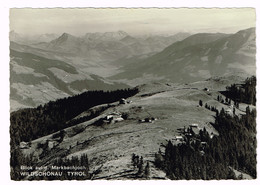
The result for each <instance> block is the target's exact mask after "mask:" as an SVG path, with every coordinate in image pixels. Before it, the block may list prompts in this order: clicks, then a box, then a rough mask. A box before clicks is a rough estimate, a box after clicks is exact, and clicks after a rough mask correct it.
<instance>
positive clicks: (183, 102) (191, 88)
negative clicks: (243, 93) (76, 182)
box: [21, 77, 255, 179]
mask: <svg viewBox="0 0 260 185" xmlns="http://www.w3.org/2000/svg"><path fill="white" fill-rule="evenodd" d="M237 79H239V78H237ZM233 82H234V81H233V80H232V79H229V78H227V77H226V78H220V79H211V80H208V81H200V82H196V83H191V84H175V83H167V84H165V83H153V84H149V85H141V86H139V87H138V89H139V91H140V92H139V93H138V94H136V95H135V96H133V97H130V98H127V101H128V102H129V103H121V104H119V103H118V102H114V103H112V104H111V106H112V107H111V108H108V109H106V110H105V111H104V112H102V113H101V114H100V115H99V116H97V117H95V118H93V119H91V120H89V121H83V122H82V123H79V124H77V125H75V126H72V127H68V128H66V129H64V132H63V134H64V135H63V137H62V139H61V140H59V141H58V140H57V139H58V138H56V137H58V136H59V133H60V132H57V133H53V134H50V135H46V136H44V137H41V138H38V139H35V140H32V141H31V143H30V146H27V147H24V148H23V149H21V151H22V153H23V154H26V155H29V154H30V155H31V156H32V159H33V160H36V164H37V165H38V166H46V165H47V166H48V165H51V164H53V163H54V161H55V160H56V159H57V158H59V157H60V158H68V159H73V157H75V156H78V157H80V156H81V155H83V154H87V156H88V160H89V171H90V173H92V174H93V176H92V177H91V178H92V179H132V178H134V179H136V177H135V175H134V174H136V172H137V169H135V168H134V167H133V166H132V162H131V158H132V154H133V153H134V154H136V155H138V156H142V157H143V161H144V164H146V162H149V164H150V170H149V171H150V175H149V178H150V179H167V178H168V177H167V176H166V174H165V173H164V172H163V171H161V170H159V169H157V168H155V166H154V165H153V161H154V154H155V153H156V152H157V151H158V149H159V148H160V147H161V146H165V145H166V144H167V142H168V140H171V141H172V142H174V143H176V142H177V143H178V142H179V141H178V140H174V138H175V137H176V136H179V135H180V134H181V133H180V129H182V128H183V127H186V128H188V127H189V126H190V125H191V124H198V128H197V129H196V128H195V129H194V132H197V133H198V132H199V129H203V128H205V129H206V130H207V131H208V133H209V134H212V135H214V136H216V137H218V135H219V133H218V132H217V131H216V130H215V128H214V127H213V126H212V123H214V116H215V114H216V113H215V112H214V111H210V110H208V109H207V108H205V107H204V104H206V103H207V104H208V105H210V106H214V107H216V108H217V109H218V110H221V109H222V108H224V110H228V109H229V105H226V104H224V103H221V102H219V101H218V100H217V96H222V94H220V92H219V91H222V90H223V89H225V87H226V86H227V85H231V83H233ZM240 83H241V81H240ZM210 84H214V87H213V86H212V89H210V90H209V91H207V90H205V88H208V87H209V85H210ZM199 100H202V102H203V107H200V106H199ZM246 106H247V105H246V104H243V103H241V104H240V106H239V109H238V108H235V109H236V110H235V111H236V115H242V114H245V111H246ZM96 108H98V107H96ZM250 108H251V109H253V108H255V107H254V106H250ZM92 110H95V107H94V108H93V109H92ZM87 114H88V113H87V112H83V113H82V114H80V115H78V116H76V118H80V117H82V116H84V115H87ZM109 115H114V116H117V115H127V117H124V119H118V118H115V121H113V122H109V121H107V119H106V117H107V116H109ZM116 119H118V121H116ZM149 119H150V120H151V121H142V120H149ZM102 120H104V121H102ZM140 120H141V121H140ZM46 143H47V144H46ZM45 145H46V146H45ZM41 146H42V147H44V146H45V147H46V148H45V149H44V148H42V147H41Z"/></svg>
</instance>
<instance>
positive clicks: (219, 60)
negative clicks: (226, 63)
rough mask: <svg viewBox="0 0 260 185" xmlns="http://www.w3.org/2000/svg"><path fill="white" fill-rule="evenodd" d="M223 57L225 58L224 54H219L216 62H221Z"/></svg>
mask: <svg viewBox="0 0 260 185" xmlns="http://www.w3.org/2000/svg"><path fill="white" fill-rule="evenodd" d="M222 59H223V57H222V55H219V56H217V58H216V60H215V63H216V64H221V62H222Z"/></svg>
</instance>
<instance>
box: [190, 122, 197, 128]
mask: <svg viewBox="0 0 260 185" xmlns="http://www.w3.org/2000/svg"><path fill="white" fill-rule="evenodd" d="M189 126H190V127H191V128H198V127H199V125H198V124H196V123H192V124H190V125H189Z"/></svg>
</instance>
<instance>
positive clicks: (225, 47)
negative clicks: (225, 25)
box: [221, 41, 228, 51]
mask: <svg viewBox="0 0 260 185" xmlns="http://www.w3.org/2000/svg"><path fill="white" fill-rule="evenodd" d="M227 44H228V41H226V42H225V44H224V46H223V48H222V50H221V51H224V50H226V49H227V48H228V47H227Z"/></svg>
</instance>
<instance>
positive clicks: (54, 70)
mask: <svg viewBox="0 0 260 185" xmlns="http://www.w3.org/2000/svg"><path fill="white" fill-rule="evenodd" d="M54 36H55V34H45V35H42V36H41V37H39V36H38V37H37V38H45V39H46V38H48V39H46V41H45V42H42V40H44V39H42V40H39V42H31V41H32V40H34V39H28V38H24V37H23V36H21V35H19V34H17V33H15V32H14V31H11V32H10V41H11V42H10V57H11V62H10V74H11V78H10V88H11V95H10V99H11V110H16V109H18V108H22V107H27V106H29V107H30V106H37V105H39V104H42V103H46V102H48V101H50V100H54V99H57V98H61V97H65V96H69V95H73V94H77V93H80V92H83V91H85V90H95V89H99V90H100V89H103V90H111V89H118V88H124V87H129V86H136V85H140V84H143V83H147V82H151V81H167V82H179V83H187V82H195V81H198V80H205V79H208V78H211V77H214V76H223V75H232V74H234V73H235V74H239V75H240V76H241V77H247V76H251V75H254V74H255V69H256V66H255V53H256V45H255V38H256V35H255V28H250V29H246V30H241V31H239V32H237V33H234V34H224V33H198V34H193V35H190V34H188V33H178V34H175V35H172V36H161V35H154V36H144V37H134V36H131V35H129V34H128V33H126V32H123V31H118V32H105V33H86V34H85V35H84V36H82V37H76V36H73V35H71V34H69V33H63V34H62V35H60V36H57V37H56V38H54V39H51V38H53V37H54ZM35 38H36V37H35Z"/></svg>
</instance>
